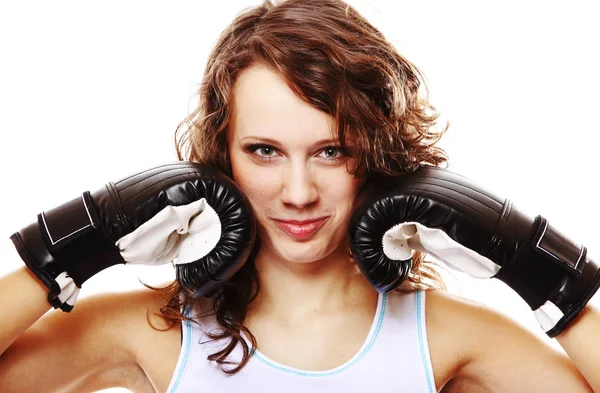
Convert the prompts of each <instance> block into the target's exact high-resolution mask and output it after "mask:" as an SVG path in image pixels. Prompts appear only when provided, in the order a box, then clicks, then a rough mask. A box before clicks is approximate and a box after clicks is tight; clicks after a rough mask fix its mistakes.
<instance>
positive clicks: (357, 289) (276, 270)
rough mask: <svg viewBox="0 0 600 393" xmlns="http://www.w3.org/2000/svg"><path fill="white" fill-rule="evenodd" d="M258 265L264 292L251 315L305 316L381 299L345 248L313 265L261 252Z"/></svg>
mask: <svg viewBox="0 0 600 393" xmlns="http://www.w3.org/2000/svg"><path fill="white" fill-rule="evenodd" d="M255 264H256V269H257V271H258V278H259V282H260V290H259V292H258V296H257V297H256V299H255V300H254V301H253V302H252V303H251V304H250V306H249V311H250V312H252V311H255V312H256V311H259V310H260V312H261V313H264V312H275V313H277V314H281V313H284V314H287V315H290V314H292V313H294V314H298V315H303V314H304V315H305V314H308V313H314V312H319V311H320V312H328V311H329V310H332V309H339V308H340V307H344V306H347V305H348V304H349V303H351V304H356V303H363V302H365V301H367V302H369V303H372V302H373V300H374V299H376V297H377V293H376V292H375V290H374V289H373V288H372V287H371V285H370V284H369V283H368V281H367V280H366V279H365V277H364V276H363V275H362V273H361V272H360V271H359V269H358V267H357V266H356V264H355V263H354V261H352V259H351V258H350V256H349V255H348V251H347V248H345V247H339V248H338V249H337V250H335V251H334V252H332V253H331V254H329V255H328V256H327V257H326V258H323V259H321V260H319V261H314V262H310V263H295V262H290V261H284V260H281V259H280V258H277V257H276V256H274V255H270V254H268V253H261V252H260V251H259V253H258V255H257V257H256V259H255ZM375 301H376V300H375Z"/></svg>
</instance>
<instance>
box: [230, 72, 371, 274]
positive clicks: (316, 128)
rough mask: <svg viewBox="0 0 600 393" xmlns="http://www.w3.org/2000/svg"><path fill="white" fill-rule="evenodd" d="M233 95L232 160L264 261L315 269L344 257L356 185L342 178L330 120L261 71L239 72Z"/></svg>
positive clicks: (344, 162) (343, 167)
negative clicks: (316, 264)
mask: <svg viewBox="0 0 600 393" xmlns="http://www.w3.org/2000/svg"><path fill="white" fill-rule="evenodd" d="M233 94H234V111H233V117H232V122H231V123H230V127H229V132H230V134H229V157H230V160H231V167H232V172H233V177H234V179H235V180H236V181H237V183H238V184H239V185H240V187H241V188H242V190H243V191H244V193H245V194H246V195H247V197H248V199H249V200H250V203H251V205H252V208H253V210H254V213H255V215H256V219H257V221H258V230H259V236H260V238H261V247H262V248H261V254H262V255H263V256H265V257H269V258H280V259H283V260H285V261H290V262H296V263H301V262H314V261H318V260H320V259H322V258H324V257H326V256H328V255H329V254H331V253H332V251H334V250H335V249H336V248H338V247H344V250H343V251H342V252H343V253H344V254H343V255H347V252H348V250H347V242H346V237H347V223H348V220H349V217H350V211H351V208H352V203H353V201H354V198H355V196H356V193H357V191H358V188H359V187H360V184H361V180H360V179H357V178H355V177H354V176H352V175H351V174H350V173H349V172H348V170H347V168H348V167H352V165H353V162H352V159H350V158H348V157H346V156H344V155H343V154H342V153H341V151H340V149H339V147H338V146H339V143H338V141H337V137H336V133H335V128H334V126H335V124H334V119H333V118H332V117H331V116H329V115H327V114H325V113H323V112H321V111H319V110H317V109H315V108H313V107H311V106H310V105H309V104H307V103H306V102H304V101H302V100H301V99H299V98H298V97H297V96H296V95H295V94H294V93H293V91H292V90H291V89H290V88H289V87H288V85H287V84H286V83H285V81H284V80H283V79H282V78H281V77H279V76H278V74H276V73H275V72H273V71H272V70H271V69H270V68H268V67H266V66H262V65H254V66H252V67H250V68H248V69H246V70H244V71H243V72H242V73H241V74H240V76H239V78H238V81H237V83H236V85H235V87H234V91H233ZM347 142H348V143H347V144H348V147H350V148H351V147H352V142H351V141H347Z"/></svg>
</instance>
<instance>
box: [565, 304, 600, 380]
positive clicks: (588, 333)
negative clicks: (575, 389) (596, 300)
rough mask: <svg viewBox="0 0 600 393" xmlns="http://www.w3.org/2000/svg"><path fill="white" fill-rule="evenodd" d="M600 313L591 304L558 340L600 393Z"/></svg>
mask: <svg viewBox="0 0 600 393" xmlns="http://www.w3.org/2000/svg"><path fill="white" fill-rule="evenodd" d="M599 336H600V311H598V308H597V307H594V306H593V305H591V304H590V303H588V304H587V306H586V307H585V308H584V309H583V311H582V312H581V313H580V314H579V315H578V316H577V319H576V320H575V321H574V322H573V323H572V324H571V325H570V326H569V327H568V328H567V329H566V330H565V331H563V332H562V333H561V334H559V335H558V336H556V340H557V341H558V342H559V344H560V345H561V346H562V347H563V348H564V350H565V352H566V353H567V354H568V355H569V357H570V358H571V360H572V361H573V363H574V364H575V365H576V366H577V368H578V369H579V371H581V373H582V374H583V375H584V376H585V378H586V379H587V381H588V383H589V384H590V386H591V387H592V388H593V389H594V392H600V340H599V339H598V338H599Z"/></svg>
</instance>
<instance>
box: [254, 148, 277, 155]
mask: <svg viewBox="0 0 600 393" xmlns="http://www.w3.org/2000/svg"><path fill="white" fill-rule="evenodd" d="M256 151H257V152H258V153H260V155H261V156H265V157H269V156H272V155H273V152H274V150H273V148H272V147H271V146H261V147H259V148H258V149H256Z"/></svg>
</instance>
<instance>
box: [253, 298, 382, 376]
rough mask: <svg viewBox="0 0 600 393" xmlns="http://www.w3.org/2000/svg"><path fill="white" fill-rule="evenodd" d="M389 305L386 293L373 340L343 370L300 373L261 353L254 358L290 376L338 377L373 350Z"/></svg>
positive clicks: (255, 354)
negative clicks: (276, 362)
mask: <svg viewBox="0 0 600 393" xmlns="http://www.w3.org/2000/svg"><path fill="white" fill-rule="evenodd" d="M386 304H387V293H384V294H383V295H382V299H381V310H380V311H379V316H378V318H377V324H376V325H375V331H374V332H373V335H372V336H371V338H370V339H369V342H368V344H367V345H366V346H365V348H364V349H363V351H362V352H361V353H360V354H359V355H358V356H356V357H355V358H354V359H353V360H352V361H351V362H350V363H348V364H346V365H345V366H342V367H341V368H339V369H338V368H336V369H334V370H332V371H312V372H310V371H300V370H295V369H292V368H289V367H283V366H280V365H277V364H274V363H272V362H271V361H269V360H268V359H266V358H265V357H263V356H262V355H261V354H260V353H258V352H257V351H254V352H253V356H254V357H255V358H257V359H258V360H260V361H261V362H263V363H264V364H266V365H267V366H269V367H272V368H274V369H276V370H279V371H283V372H286V373H289V374H294V375H298V376H300V377H329V376H332V375H336V374H339V373H341V372H342V371H345V370H347V369H349V368H350V367H352V366H353V365H354V364H356V363H357V362H358V361H359V360H360V359H362V357H363V356H365V355H366V354H367V352H369V350H370V349H371V347H372V346H373V344H374V343H375V339H376V338H377V335H378V334H379V330H380V329H381V324H382V323H383V317H384V316H385V307H386Z"/></svg>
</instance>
